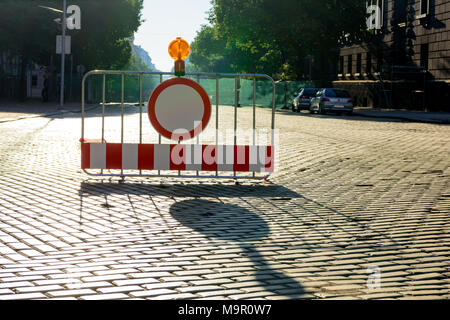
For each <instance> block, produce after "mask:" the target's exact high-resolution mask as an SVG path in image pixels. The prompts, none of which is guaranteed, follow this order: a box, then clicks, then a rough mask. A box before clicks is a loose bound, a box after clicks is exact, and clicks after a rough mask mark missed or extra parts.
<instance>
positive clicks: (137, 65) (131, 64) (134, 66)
mask: <svg viewBox="0 0 450 320" xmlns="http://www.w3.org/2000/svg"><path fill="white" fill-rule="evenodd" d="M123 69H124V70H133V71H155V70H153V69H152V68H151V67H150V66H148V65H146V64H145V63H144V61H142V59H141V58H140V57H138V56H135V55H132V56H131V57H130V60H129V61H128V63H127V64H126V65H125V66H124V68H123Z"/></svg>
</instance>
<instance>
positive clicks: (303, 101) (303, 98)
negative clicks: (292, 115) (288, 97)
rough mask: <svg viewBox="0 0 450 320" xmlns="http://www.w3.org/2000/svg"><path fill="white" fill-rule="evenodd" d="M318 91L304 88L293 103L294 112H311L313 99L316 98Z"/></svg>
mask: <svg viewBox="0 0 450 320" xmlns="http://www.w3.org/2000/svg"><path fill="white" fill-rule="evenodd" d="M317 90H318V89H316V88H304V89H302V90H300V92H299V94H298V95H297V96H296V97H295V98H294V101H293V102H292V111H294V112H295V111H296V112H300V110H309V107H310V105H311V98H313V97H315V96H316V93H317Z"/></svg>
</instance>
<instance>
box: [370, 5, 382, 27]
mask: <svg viewBox="0 0 450 320" xmlns="http://www.w3.org/2000/svg"><path fill="white" fill-rule="evenodd" d="M366 13H367V14H368V15H369V17H368V18H367V20H366V25H367V28H368V29H369V30H380V29H381V24H382V20H381V18H382V12H381V8H380V7H379V6H377V5H375V4H372V5H370V6H367V10H366Z"/></svg>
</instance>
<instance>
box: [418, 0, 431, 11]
mask: <svg viewBox="0 0 450 320" xmlns="http://www.w3.org/2000/svg"><path fill="white" fill-rule="evenodd" d="M429 13H430V0H420V14H421V15H423V14H424V15H427V14H429Z"/></svg>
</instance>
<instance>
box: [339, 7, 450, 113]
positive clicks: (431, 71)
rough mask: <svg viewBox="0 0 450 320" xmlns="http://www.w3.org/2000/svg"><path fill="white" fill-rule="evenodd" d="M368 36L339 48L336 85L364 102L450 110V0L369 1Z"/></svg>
mask: <svg viewBox="0 0 450 320" xmlns="http://www.w3.org/2000/svg"><path fill="white" fill-rule="evenodd" d="M367 5H368V6H375V7H376V8H379V16H376V17H375V16H374V19H377V20H376V21H374V22H373V23H372V25H376V30H373V35H372V36H371V39H370V40H369V41H366V42H365V43H363V44H358V45H348V46H344V47H342V48H340V52H339V60H338V66H337V69H338V71H337V72H338V74H337V79H336V81H334V82H333V86H335V87H342V88H346V89H348V90H350V92H351V93H352V95H353V96H354V97H355V99H356V103H357V104H358V105H360V106H367V107H383V108H386V107H387V108H405V109H417V110H428V111H450V0H369V1H367Z"/></svg>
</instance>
